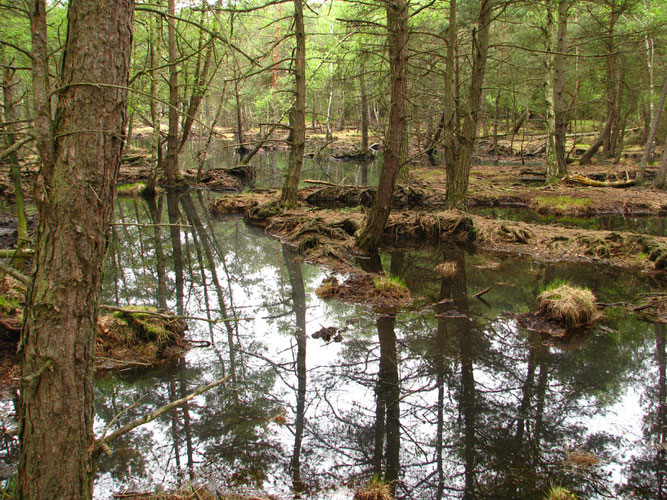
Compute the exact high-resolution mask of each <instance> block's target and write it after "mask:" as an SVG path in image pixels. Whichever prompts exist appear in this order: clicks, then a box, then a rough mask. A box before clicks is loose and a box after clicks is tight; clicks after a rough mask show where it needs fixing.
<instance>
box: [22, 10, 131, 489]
mask: <svg viewBox="0 0 667 500" xmlns="http://www.w3.org/2000/svg"><path fill="white" fill-rule="evenodd" d="M33 7H34V8H33V17H37V18H39V19H36V21H38V22H37V23H36V24H33V27H35V26H39V25H41V24H42V23H43V27H44V29H45V28H46V19H45V16H46V9H45V1H44V0H36V1H35V2H34V4H33ZM133 9H134V2H133V0H113V1H112V0H95V1H92V0H71V1H70V3H69V11H68V35H67V42H66V46H65V52H64V57H63V62H62V73H61V75H62V81H61V83H60V90H59V91H58V94H57V108H58V113H57V116H58V121H57V123H56V124H55V127H54V134H53V137H56V138H57V140H56V141H51V142H49V141H47V140H44V137H41V136H40V140H39V141H38V142H39V144H40V145H41V147H43V148H46V151H40V153H41V158H42V161H43V162H44V163H42V166H41V170H40V174H39V179H38V186H37V188H36V191H35V203H36V204H37V208H38V211H39V230H38V239H37V253H36V256H35V268H34V271H33V280H32V283H31V285H30V287H29V289H28V292H27V298H26V312H25V320H24V325H23V331H22V335H21V342H20V345H19V350H20V353H21V370H22V377H21V400H20V426H19V437H20V463H19V490H20V492H19V496H20V498H22V499H33V498H34V499H44V498H83V499H85V498H91V497H92V490H93V473H94V463H93V459H92V457H91V447H92V444H93V416H94V410H93V399H94V392H93V355H94V350H95V337H96V328H97V309H98V303H99V295H100V287H101V276H102V271H101V270H102V267H103V264H104V258H105V251H106V248H107V236H108V229H109V221H110V218H111V213H112V204H113V196H114V185H115V181H116V175H117V172H118V168H119V166H120V157H121V151H122V147H123V142H124V138H123V130H124V127H125V124H126V118H127V91H126V90H125V88H124V87H126V86H127V83H128V74H129V67H130V64H129V61H130V47H131V38H132V20H133ZM33 33H34V32H33ZM45 35H46V33H39V34H38V36H37V38H41V37H42V36H45ZM34 39H35V38H33V40H34ZM43 40H45V38H44V39H43ZM41 41H42V40H40V43H41ZM38 46H39V44H38ZM44 48H45V47H44ZM37 53H38V54H39V53H40V52H39V48H38V51H37ZM43 54H44V55H45V54H46V52H44V53H43ZM42 62H43V61H36V65H40V64H42ZM79 82H86V83H79ZM33 83H34V84H36V85H38V86H39V85H42V84H43V81H42V80H40V77H39V76H38V77H37V78H36V79H35V81H34V82H33ZM90 83H93V85H90ZM94 84H100V85H94ZM36 105H38V106H39V105H40V103H39V102H38V99H36ZM41 105H45V103H43V102H42V103H41ZM36 114H37V115H39V114H40V110H39V109H37V110H36ZM40 118H42V119H43V118H45V116H41V117H40ZM42 124H43V125H47V126H48V127H47V128H48V129H50V127H51V125H50V123H46V122H45V121H44V123H42ZM40 132H41V130H40V129H39V128H38V130H37V133H38V134H39V133H40ZM50 159H51V160H52V161H51V162H49V160H50Z"/></svg>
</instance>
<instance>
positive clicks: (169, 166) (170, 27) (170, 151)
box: [165, 0, 180, 186]
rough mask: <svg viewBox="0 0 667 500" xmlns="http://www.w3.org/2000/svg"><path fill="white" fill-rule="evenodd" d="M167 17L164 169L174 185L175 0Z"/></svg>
mask: <svg viewBox="0 0 667 500" xmlns="http://www.w3.org/2000/svg"><path fill="white" fill-rule="evenodd" d="M167 8H168V10H169V16H170V17H169V18H167V44H168V51H169V128H168V129H167V158H166V160H165V169H166V174H167V184H168V185H169V186H175V185H176V183H177V182H178V181H179V177H180V176H179V173H178V151H179V144H178V105H179V96H178V68H177V66H176V61H177V59H178V53H177V47H176V26H175V24H176V19H174V17H173V16H175V15H176V0H169V2H168V7H167Z"/></svg>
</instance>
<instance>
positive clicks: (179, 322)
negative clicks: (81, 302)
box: [0, 274, 189, 391]
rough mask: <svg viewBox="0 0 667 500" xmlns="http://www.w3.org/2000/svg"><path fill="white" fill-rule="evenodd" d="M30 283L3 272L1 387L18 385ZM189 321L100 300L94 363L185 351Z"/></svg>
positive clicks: (132, 361) (109, 366) (153, 361)
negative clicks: (20, 351)
mask: <svg viewBox="0 0 667 500" xmlns="http://www.w3.org/2000/svg"><path fill="white" fill-rule="evenodd" d="M25 292H26V290H25V285H24V284H23V283H22V282H21V281H19V280H17V279H15V278H14V277H12V276H8V275H7V274H0V388H2V390H3V391H11V390H13V389H15V388H17V387H18V377H19V374H20V366H19V363H20V359H19V356H18V355H17V352H16V351H17V345H18V342H19V336H20V333H21V327H22V325H23V308H24V305H25ZM187 328H188V325H187V323H186V322H185V321H184V320H183V319H180V318H178V317H176V316H174V315H173V314H172V313H170V312H168V311H158V310H156V309H155V308H151V307H127V308H115V307H112V306H101V311H100V317H99V318H98V332H97V345H96V349H95V368H96V369H97V370H116V369H124V368H128V367H137V366H154V365H157V364H161V363H164V362H168V361H170V360H173V359H176V358H178V357H180V356H181V355H182V354H183V353H184V352H185V351H186V350H187V348H188V347H189V344H188V342H187V341H186V339H185V331H186V330H187Z"/></svg>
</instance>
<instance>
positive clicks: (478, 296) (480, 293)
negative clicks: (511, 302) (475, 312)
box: [473, 285, 493, 299]
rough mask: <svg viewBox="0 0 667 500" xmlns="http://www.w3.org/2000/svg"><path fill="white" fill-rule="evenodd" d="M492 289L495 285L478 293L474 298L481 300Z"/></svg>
mask: <svg viewBox="0 0 667 500" xmlns="http://www.w3.org/2000/svg"><path fill="white" fill-rule="evenodd" d="M492 288H493V285H491V286H490V287H487V288H485V289H484V290H482V291H481V292H477V293H476V294H475V295H473V297H477V298H478V299H479V298H480V297H481V296H482V295H484V294H485V293H487V292H488V291H489V290H491V289H492Z"/></svg>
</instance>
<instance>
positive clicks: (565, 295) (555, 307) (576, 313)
mask: <svg viewBox="0 0 667 500" xmlns="http://www.w3.org/2000/svg"><path fill="white" fill-rule="evenodd" d="M537 308H538V310H539V313H540V314H542V315H543V316H545V317H547V318H549V319H552V320H554V321H556V322H558V323H561V324H563V325H566V326H568V327H571V326H581V325H585V324H588V323H590V322H591V321H593V319H595V318H596V317H597V315H598V314H599V312H598V308H597V305H596V298H595V295H594V294H593V292H591V291H590V290H588V289H587V288H579V287H574V286H570V285H561V286H558V287H556V288H553V289H550V290H546V291H544V292H542V293H541V294H540V295H539V296H538V297H537Z"/></svg>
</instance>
